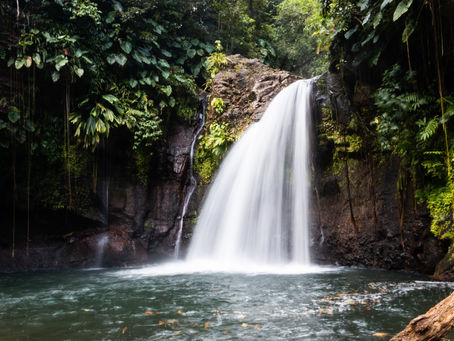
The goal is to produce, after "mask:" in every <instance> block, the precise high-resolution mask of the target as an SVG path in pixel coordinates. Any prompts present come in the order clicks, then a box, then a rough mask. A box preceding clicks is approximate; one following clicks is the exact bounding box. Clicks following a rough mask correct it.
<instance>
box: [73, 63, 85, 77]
mask: <svg viewBox="0 0 454 341" xmlns="http://www.w3.org/2000/svg"><path fill="white" fill-rule="evenodd" d="M74 71H75V72H76V75H77V76H79V78H80V77H82V76H83V75H84V69H82V68H78V67H77V66H76V67H75V70H74Z"/></svg>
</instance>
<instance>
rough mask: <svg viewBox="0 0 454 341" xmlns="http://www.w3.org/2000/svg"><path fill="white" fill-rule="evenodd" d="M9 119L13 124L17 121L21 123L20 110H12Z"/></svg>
mask: <svg viewBox="0 0 454 341" xmlns="http://www.w3.org/2000/svg"><path fill="white" fill-rule="evenodd" d="M8 119H9V120H10V122H11V123H16V122H17V121H19V120H20V112H19V110H11V111H10V112H9V113H8Z"/></svg>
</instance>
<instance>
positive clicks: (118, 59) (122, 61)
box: [115, 53, 128, 66]
mask: <svg viewBox="0 0 454 341" xmlns="http://www.w3.org/2000/svg"><path fill="white" fill-rule="evenodd" d="M115 60H116V62H117V63H118V64H120V65H121V66H124V65H125V64H126V62H127V61H128V58H127V57H126V56H125V55H124V54H123V53H120V54H117V55H115Z"/></svg>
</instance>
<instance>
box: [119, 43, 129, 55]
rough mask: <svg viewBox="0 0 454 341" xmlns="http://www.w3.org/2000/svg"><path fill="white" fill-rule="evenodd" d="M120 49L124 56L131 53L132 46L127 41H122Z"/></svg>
mask: <svg viewBox="0 0 454 341" xmlns="http://www.w3.org/2000/svg"><path fill="white" fill-rule="evenodd" d="M120 47H121V49H122V50H123V51H124V52H125V53H126V54H130V53H131V50H132V44H131V43H130V42H129V41H122V42H121V44H120Z"/></svg>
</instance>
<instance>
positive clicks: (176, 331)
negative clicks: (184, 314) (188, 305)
mask: <svg viewBox="0 0 454 341" xmlns="http://www.w3.org/2000/svg"><path fill="white" fill-rule="evenodd" d="M173 333H174V334H175V335H178V334H180V333H181V331H180V330H175V331H174V332H173Z"/></svg>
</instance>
